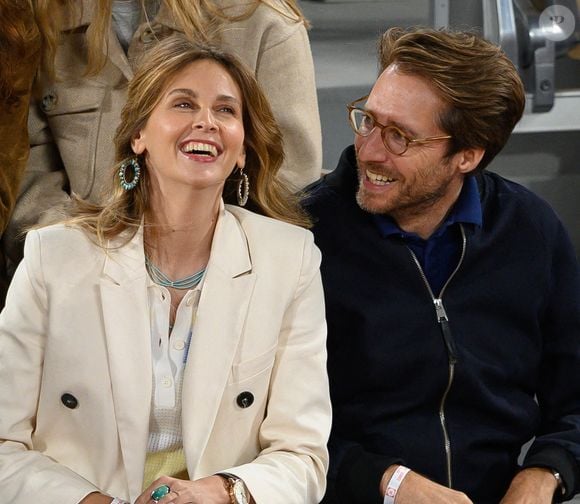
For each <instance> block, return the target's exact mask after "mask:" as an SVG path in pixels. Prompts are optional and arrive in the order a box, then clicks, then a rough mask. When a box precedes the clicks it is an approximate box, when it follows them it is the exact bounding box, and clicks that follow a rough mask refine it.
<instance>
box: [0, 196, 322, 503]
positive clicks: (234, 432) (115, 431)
mask: <svg viewBox="0 0 580 504" xmlns="http://www.w3.org/2000/svg"><path fill="white" fill-rule="evenodd" d="M111 245H112V246H114V245H115V244H114V243H112V244H111ZM319 264H320V252H319V251H318V249H317V248H316V246H315V245H314V243H313V238H312V234H311V233H310V232H309V231H306V230H303V229H301V228H298V227H295V226H291V225H289V224H285V223H281V222H278V221H274V220H272V219H268V218H266V217H261V216H258V215H255V214H253V213H251V212H248V211H246V210H243V209H240V208H237V207H226V208H225V209H222V211H221V213H220V217H219V220H218V223H217V226H216V230H215V235H214V239H213V243H212V249H211V256H210V260H209V263H208V267H207V272H206V278H205V281H204V286H203V290H202V295H201V298H200V301H199V309H198V316H197V319H196V323H195V327H194V336H193V339H192V341H191V346H190V350H189V358H188V361H187V364H186V369H185V373H184V383H183V411H182V414H183V445H184V450H185V456H186V460H187V467H188V471H189V475H190V477H191V478H192V479H197V478H201V477H203V476H207V475H211V474H213V473H215V472H218V471H226V472H231V473H234V474H236V475H238V476H239V477H241V478H243V479H244V481H245V482H246V484H247V486H248V487H249V489H250V491H251V493H252V495H253V496H254V498H255V500H256V502H257V503H258V504H276V503H279V504H290V503H295V504H305V503H317V502H319V501H320V499H321V498H322V496H323V494H324V490H325V473H326V469H327V462H328V455H327V450H326V442H327V438H328V434H329V431H330V416H331V413H330V400H329V393H328V381H327V376H326V347H325V336H326V325H325V319H324V306H323V305H324V301H323V292H322V286H321V280H320V273H319ZM146 282H147V278H146V270H145V265H144V253H143V240H142V233H141V232H139V233H138V234H137V236H135V238H133V239H132V241H131V242H129V243H128V244H127V245H125V246H122V247H120V248H110V249H109V250H108V252H105V251H104V250H103V249H102V248H100V247H98V246H96V245H95V244H94V243H93V242H92V241H91V239H90V238H89V237H88V236H87V235H86V234H85V233H84V232H83V231H81V230H79V229H76V228H71V227H65V226H63V225H56V226H50V227H46V228H43V229H40V230H35V231H31V232H29V233H28V236H27V238H26V245H25V257H24V260H23V261H22V263H21V264H20V266H19V267H18V270H17V273H16V276H15V277H14V280H13V283H12V285H11V287H10V290H9V293H8V299H7V305H6V308H5V309H4V311H3V312H2V314H0V496H1V500H2V502H9V503H10V504H32V503H43V504H73V503H77V502H79V501H80V500H82V498H83V497H84V496H85V495H87V494H88V493H90V492H93V491H95V490H99V491H102V492H104V493H107V494H110V495H112V496H118V497H122V498H125V499H129V500H130V501H131V502H133V500H134V499H135V498H136V497H137V496H138V495H139V494H140V493H141V491H142V482H143V470H144V464H145V455H146V446H147V439H148V428H149V413H150V405H151V393H152V363H151V346H150V345H151V343H150V337H149V331H150V327H149V320H150V319H149V307H148V297H147V283H146ZM243 392H249V393H250V394H251V397H252V398H253V402H252V403H251V404H250V405H249V406H248V407H245V408H244V407H241V406H240V405H238V402H237V398H238V396H239V395H240V394H241V393H243ZM65 394H70V395H72V396H73V397H74V398H75V399H76V404H74V406H76V407H73V408H71V407H70V406H71V404H70V401H69V402H68V405H69V406H68V407H67V406H66V405H65V403H66V402H67V401H66V400H65V399H66V398H65V397H63V396H64V395H65ZM245 395H246V397H247V394H245Z"/></svg>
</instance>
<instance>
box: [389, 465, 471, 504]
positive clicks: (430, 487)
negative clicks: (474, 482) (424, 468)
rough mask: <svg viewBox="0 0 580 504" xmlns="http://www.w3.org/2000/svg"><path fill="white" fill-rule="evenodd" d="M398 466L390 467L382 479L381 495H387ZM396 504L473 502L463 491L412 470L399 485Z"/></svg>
mask: <svg viewBox="0 0 580 504" xmlns="http://www.w3.org/2000/svg"><path fill="white" fill-rule="evenodd" d="M395 469H396V466H391V467H389V468H388V469H387V470H386V471H385V474H384V475H383V478H382V479H381V495H385V491H386V489H387V484H388V483H389V480H390V479H391V476H392V475H393V473H394V472H395ZM395 502H396V504H473V502H472V501H471V499H470V498H469V497H467V495H465V494H464V493H462V492H457V491H456V490H451V489H450V488H447V487H445V486H443V485H439V484H438V483H434V482H433V481H431V480H429V479H427V478H425V477H424V476H421V475H420V474H417V473H416V472H413V471H410V472H409V473H408V474H407V476H406V477H405V479H404V480H403V481H402V482H401V485H400V486H399V491H398V492H397V497H396V498H395Z"/></svg>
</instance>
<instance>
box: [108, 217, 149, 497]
mask: <svg viewBox="0 0 580 504" xmlns="http://www.w3.org/2000/svg"><path fill="white" fill-rule="evenodd" d="M146 275H147V273H146V270H145V259H144V252H143V234H142V228H141V229H140V230H139V232H138V233H137V235H136V236H135V237H134V238H133V239H132V240H131V242H129V243H128V244H127V245H125V246H123V247H121V248H117V249H111V250H109V251H108V252H107V260H106V262H105V267H104V271H103V278H102V279H101V298H102V304H103V320H104V326H105V338H106V341H107V351H108V356H109V372H110V375H111V384H112V394H113V403H114V407H115V415H116V420H117V428H118V434H119V441H120V444H121V452H122V455H123V463H124V466H125V469H126V474H127V483H128V488H129V491H130V494H131V496H132V497H133V498H135V497H136V496H138V495H139V494H140V493H141V484H142V480H143V468H144V464H145V453H146V448H147V437H148V432H149V414H150V407H151V393H152V377H151V338H150V321H149V308H148V304H149V302H148V297H147V276H146Z"/></svg>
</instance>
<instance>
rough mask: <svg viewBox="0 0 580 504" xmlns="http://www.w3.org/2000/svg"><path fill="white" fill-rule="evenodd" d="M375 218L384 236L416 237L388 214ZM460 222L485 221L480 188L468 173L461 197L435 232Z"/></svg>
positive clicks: (478, 223)
mask: <svg viewBox="0 0 580 504" xmlns="http://www.w3.org/2000/svg"><path fill="white" fill-rule="evenodd" d="M373 219H374V221H375V223H376V225H377V226H378V228H379V231H380V233H381V235H382V236H383V237H387V236H391V235H399V236H404V237H414V236H416V235H415V233H407V232H405V231H403V230H402V229H401V228H400V227H399V226H398V225H397V223H396V222H395V221H394V220H393V219H392V218H391V217H390V216H388V215H379V214H375V215H373ZM456 222H460V223H462V224H472V225H474V226H478V227H481V225H482V223H483V216H482V210H481V200H480V197H479V189H478V187H477V182H476V180H475V177H473V176H470V175H468V176H467V177H465V180H464V182H463V187H462V188H461V192H460V193H459V198H457V201H456V202H455V204H454V205H453V207H452V209H451V212H449V214H448V215H447V218H446V219H445V221H444V222H443V224H442V225H441V226H440V227H439V229H438V230H437V231H436V232H435V233H434V236H437V235H439V234H441V233H442V232H444V231H445V229H447V228H448V227H449V226H451V225H452V224H455V223H456Z"/></svg>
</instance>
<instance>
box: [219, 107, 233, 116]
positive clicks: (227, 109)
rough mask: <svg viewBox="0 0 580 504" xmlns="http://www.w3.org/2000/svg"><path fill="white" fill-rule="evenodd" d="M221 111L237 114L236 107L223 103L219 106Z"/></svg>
mask: <svg viewBox="0 0 580 504" xmlns="http://www.w3.org/2000/svg"><path fill="white" fill-rule="evenodd" d="M218 110H219V112H224V113H225V114H232V115H235V114H236V109H235V108H234V107H230V106H229V105H223V106H221V107H219V108H218Z"/></svg>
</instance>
